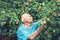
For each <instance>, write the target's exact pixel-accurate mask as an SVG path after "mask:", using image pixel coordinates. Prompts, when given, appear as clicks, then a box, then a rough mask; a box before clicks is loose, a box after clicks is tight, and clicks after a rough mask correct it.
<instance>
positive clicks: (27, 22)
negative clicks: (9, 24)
mask: <svg viewBox="0 0 60 40" xmlns="http://www.w3.org/2000/svg"><path fill="white" fill-rule="evenodd" d="M21 21H22V22H23V24H22V25H21V26H20V27H19V28H18V30H17V37H18V40H35V37H36V36H37V35H38V34H39V32H41V30H42V29H43V28H44V27H45V25H44V24H42V25H41V27H39V28H37V29H36V25H37V24H39V23H40V22H33V18H32V16H31V15H30V14H27V13H25V14H23V15H22V16H21Z"/></svg>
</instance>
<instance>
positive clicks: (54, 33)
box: [0, 0, 60, 40]
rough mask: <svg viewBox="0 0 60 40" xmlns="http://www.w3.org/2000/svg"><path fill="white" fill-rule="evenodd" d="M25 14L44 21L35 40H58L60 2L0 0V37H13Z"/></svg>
mask: <svg viewBox="0 0 60 40" xmlns="http://www.w3.org/2000/svg"><path fill="white" fill-rule="evenodd" d="M25 12H27V13H29V14H31V15H32V16H33V18H34V21H37V20H38V19H39V20H41V19H42V18H44V19H45V21H46V28H45V29H44V30H43V31H41V33H40V34H39V35H38V37H36V40H60V0H0V35H8V36H15V35H16V31H17V28H18V27H19V26H20V25H21V23H22V22H21V20H20V16H21V15H22V14H23V13H25Z"/></svg>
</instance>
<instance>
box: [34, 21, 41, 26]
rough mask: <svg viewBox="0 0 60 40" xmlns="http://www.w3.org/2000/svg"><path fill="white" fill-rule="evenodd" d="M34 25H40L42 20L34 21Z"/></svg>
mask: <svg viewBox="0 0 60 40" xmlns="http://www.w3.org/2000/svg"><path fill="white" fill-rule="evenodd" d="M34 24H35V26H38V27H39V26H41V25H42V20H38V21H37V22H34Z"/></svg>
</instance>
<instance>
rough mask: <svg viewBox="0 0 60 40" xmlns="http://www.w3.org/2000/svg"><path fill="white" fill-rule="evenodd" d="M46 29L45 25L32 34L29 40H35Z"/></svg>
mask: <svg viewBox="0 0 60 40" xmlns="http://www.w3.org/2000/svg"><path fill="white" fill-rule="evenodd" d="M44 27H45V25H42V26H41V27H39V28H38V29H37V30H36V31H35V32H33V33H32V34H30V35H29V37H28V40H32V39H33V38H35V37H36V36H37V35H38V34H39V32H41V30H43V28H44Z"/></svg>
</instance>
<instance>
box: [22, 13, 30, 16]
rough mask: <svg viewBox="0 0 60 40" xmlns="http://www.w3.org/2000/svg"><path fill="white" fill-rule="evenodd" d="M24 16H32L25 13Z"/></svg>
mask: <svg viewBox="0 0 60 40" xmlns="http://www.w3.org/2000/svg"><path fill="white" fill-rule="evenodd" d="M22 16H30V14H27V13H25V14H23V15H22Z"/></svg>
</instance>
